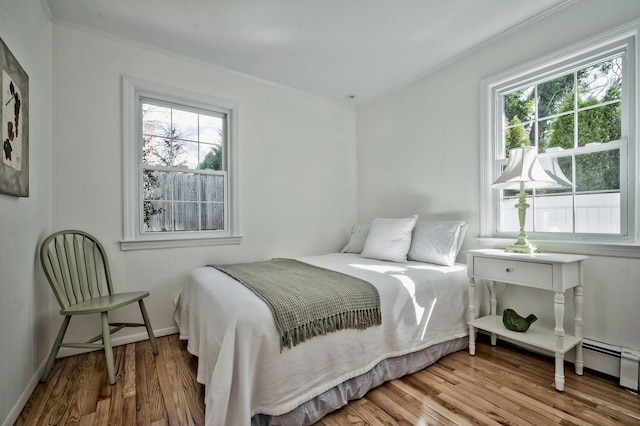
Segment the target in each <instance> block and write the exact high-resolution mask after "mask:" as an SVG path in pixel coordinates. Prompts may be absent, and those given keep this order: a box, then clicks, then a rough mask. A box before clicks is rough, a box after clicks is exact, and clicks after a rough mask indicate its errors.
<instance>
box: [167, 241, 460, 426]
mask: <svg viewBox="0 0 640 426" xmlns="http://www.w3.org/2000/svg"><path fill="white" fill-rule="evenodd" d="M298 260H300V261H303V262H306V263H309V264H312V265H316V266H319V267H323V268H327V269H333V270H335V271H339V272H343V273H346V274H349V275H353V276H356V277H359V278H362V279H364V280H366V281H368V282H370V283H371V284H373V285H374V286H375V287H376V288H377V289H378V292H379V293H380V299H381V309H382V325H380V326H375V327H370V328H368V329H366V330H342V331H338V332H335V333H329V334H327V335H325V336H318V337H314V338H312V339H310V340H308V341H306V342H304V343H302V344H300V345H298V346H295V347H293V348H292V349H286V348H285V349H284V350H283V352H282V353H281V352H280V343H279V337H278V333H277V331H276V328H275V324H274V321H273V317H272V314H271V311H270V310H269V308H268V307H267V305H266V304H265V303H264V302H263V301H262V300H260V299H259V298H258V297H257V296H255V295H254V294H253V293H252V292H251V290H249V289H247V288H246V287H244V286H243V285H242V284H240V283H238V282H237V281H235V280H234V279H232V278H230V277H229V276H227V275H226V274H224V273H222V272H220V271H218V270H217V269H215V268H212V267H202V268H197V269H194V270H193V271H192V272H191V274H190V276H189V279H188V282H187V284H186V285H185V287H184V289H183V290H182V293H181V295H180V297H179V299H178V302H177V306H176V311H175V321H176V324H177V325H178V328H179V330H180V338H181V339H188V344H187V349H188V350H189V352H190V353H192V354H194V355H196V356H197V357H198V372H197V380H198V382H200V383H203V384H204V385H205V404H206V413H205V417H206V424H207V425H209V426H221V425H234V426H235V425H249V424H250V420H251V417H252V416H253V415H255V414H268V415H281V414H284V413H286V412H289V411H291V410H293V409H294V408H296V407H297V406H298V405H300V404H302V403H304V402H306V401H308V400H310V399H311V398H314V397H315V396H317V395H319V394H321V393H322V392H324V391H326V390H327V389H330V388H332V387H334V386H336V385H337V384H339V383H342V382H344V381H345V380H348V379H350V378H352V377H355V376H358V375H360V374H363V373H365V372H366V371H368V370H370V369H371V368H372V367H373V366H375V365H376V364H377V363H378V362H380V361H381V360H383V359H385V358H389V357H394V356H399V355H404V354H407V353H409V352H413V351H416V350H420V349H424V348H426V347H428V346H431V345H433V344H437V343H441V342H444V341H447V340H451V339H454V338H459V337H463V336H466V335H467V326H466V320H465V318H466V306H467V292H466V288H467V272H466V266H465V265H461V264H456V265H455V266H451V267H446V266H436V265H431V264H427V263H419V262H407V263H406V264H399V263H392V262H383V261H377V260H372V259H365V258H362V257H360V256H359V255H356V254H343V253H334V254H329V255H324V256H312V257H303V258H298Z"/></svg>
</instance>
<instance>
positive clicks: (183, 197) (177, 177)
mask: <svg viewBox="0 0 640 426" xmlns="http://www.w3.org/2000/svg"><path fill="white" fill-rule="evenodd" d="M124 100H125V108H124V111H125V117H124V122H125V166H126V167H125V241H123V242H122V244H121V248H122V249H123V250H127V249H134V248H153V247H176V246H184V245H194V244H198V245H201V244H236V243H238V242H239V237H238V235H237V234H238V233H237V225H238V224H237V208H236V207H235V206H236V203H237V178H236V176H237V172H236V169H237V166H236V161H237V156H236V155H234V154H235V151H236V150H235V145H236V143H235V141H234V135H235V131H234V128H235V126H234V122H235V115H236V106H235V104H233V103H231V102H229V101H225V100H221V99H216V98H210V97H205V96H202V95H198V94H189V93H185V92H184V91H179V90H177V89H168V88H164V87H157V86H156V85H153V84H151V83H147V82H142V81H139V80H134V79H130V78H125V79H124Z"/></svg>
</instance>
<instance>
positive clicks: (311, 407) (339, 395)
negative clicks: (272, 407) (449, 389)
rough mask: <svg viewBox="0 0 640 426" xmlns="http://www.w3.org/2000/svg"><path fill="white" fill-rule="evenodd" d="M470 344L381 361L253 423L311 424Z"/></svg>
mask: <svg viewBox="0 0 640 426" xmlns="http://www.w3.org/2000/svg"><path fill="white" fill-rule="evenodd" d="M468 346H469V338H468V337H460V338H458V339H453V340H449V341H446V342H443V343H440V344H436V345H433V346H430V347H428V348H426V349H423V350H421V351H418V352H413V353H410V354H407V355H404V356H399V357H395V358H389V359H385V360H382V361H380V362H379V363H378V364H377V365H376V366H375V367H373V368H372V369H371V370H369V371H368V372H366V373H364V374H361V375H360V376H357V377H354V378H352V379H349V380H347V381H346V382H343V383H341V384H339V385H338V386H336V387H334V388H332V389H329V390H328V391H326V392H324V393H322V394H320V395H318V396H317V397H315V398H313V399H311V400H310V401H307V402H306V403H304V404H302V405H300V406H299V407H297V408H295V409H294V410H292V411H289V412H288V413H285V414H282V415H280V416H268V415H264V414H258V415H255V416H253V417H252V418H251V426H279V425H305V426H307V425H312V424H314V423H316V422H318V421H319V420H320V419H322V418H323V417H324V416H326V415H327V414H329V413H330V412H332V411H335V410H337V409H338V408H340V407H343V406H345V405H347V404H348V403H349V401H351V400H354V399H359V398H362V397H363V396H364V395H365V394H366V393H367V392H368V391H369V390H371V389H373V388H375V387H378V386H380V385H382V384H383V383H385V382H388V381H389V380H393V379H397V378H400V377H402V376H406V375H407V374H412V373H415V372H416V371H420V370H422V369H423V368H426V367H428V366H430V365H431V364H434V363H435V362H436V361H437V360H439V359H440V358H442V357H443V356H445V355H448V354H451V353H454V352H457V351H460V350H463V349H466V348H467V347H468Z"/></svg>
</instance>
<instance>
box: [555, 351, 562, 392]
mask: <svg viewBox="0 0 640 426" xmlns="http://www.w3.org/2000/svg"><path fill="white" fill-rule="evenodd" d="M556 390H559V391H561V392H562V391H564V354H563V353H562V352H556Z"/></svg>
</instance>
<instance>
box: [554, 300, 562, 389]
mask: <svg viewBox="0 0 640 426" xmlns="http://www.w3.org/2000/svg"><path fill="white" fill-rule="evenodd" d="M553 302H554V312H555V316H556V327H555V329H554V331H555V334H556V348H558V351H557V352H556V389H557V390H559V391H563V390H564V353H563V352H562V349H563V348H562V347H563V344H564V293H556V295H555V297H554V298H553Z"/></svg>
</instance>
